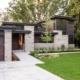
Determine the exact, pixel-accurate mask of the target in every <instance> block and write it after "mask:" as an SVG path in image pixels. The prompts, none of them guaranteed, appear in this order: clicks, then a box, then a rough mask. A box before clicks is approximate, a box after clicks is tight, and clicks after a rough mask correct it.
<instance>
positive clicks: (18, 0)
mask: <svg viewBox="0 0 80 80" xmlns="http://www.w3.org/2000/svg"><path fill="white" fill-rule="evenodd" d="M67 2H68V0H12V1H11V2H10V3H9V7H8V8H7V11H8V13H9V15H10V16H11V17H12V19H13V20H15V21H22V22H36V21H41V20H44V18H45V17H46V15H47V16H49V17H50V16H52V15H54V14H55V13H56V12H59V10H60V9H62V8H64V7H65V6H66V5H67Z"/></svg>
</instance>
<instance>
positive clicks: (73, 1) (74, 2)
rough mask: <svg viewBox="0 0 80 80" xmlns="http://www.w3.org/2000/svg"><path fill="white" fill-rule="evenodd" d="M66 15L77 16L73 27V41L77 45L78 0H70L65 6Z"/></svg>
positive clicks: (79, 33) (79, 26) (79, 31)
mask: <svg viewBox="0 0 80 80" xmlns="http://www.w3.org/2000/svg"><path fill="white" fill-rule="evenodd" d="M66 12H67V15H69V16H73V17H75V18H77V21H76V22H75V23H76V28H75V34H74V38H75V43H76V45H77V47H79V46H78V44H80V0H70V2H69V4H68V6H67V8H66Z"/></svg>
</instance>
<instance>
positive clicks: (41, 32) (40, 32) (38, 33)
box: [34, 31, 58, 35]
mask: <svg viewBox="0 0 80 80" xmlns="http://www.w3.org/2000/svg"><path fill="white" fill-rule="evenodd" d="M43 33H44V32H43V31H35V32H34V34H35V35H41V34H43ZM49 33H50V34H52V35H56V34H58V32H49Z"/></svg>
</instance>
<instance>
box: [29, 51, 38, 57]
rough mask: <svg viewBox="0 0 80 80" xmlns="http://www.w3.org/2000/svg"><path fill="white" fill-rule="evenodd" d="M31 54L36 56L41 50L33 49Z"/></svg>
mask: <svg viewBox="0 0 80 80" xmlns="http://www.w3.org/2000/svg"><path fill="white" fill-rule="evenodd" d="M30 54H31V55H32V56H36V55H37V54H39V51H38V50H34V51H31V52H30Z"/></svg>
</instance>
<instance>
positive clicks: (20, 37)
mask: <svg viewBox="0 0 80 80" xmlns="http://www.w3.org/2000/svg"><path fill="white" fill-rule="evenodd" d="M23 49H24V34H22V33H14V34H12V50H23Z"/></svg>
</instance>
